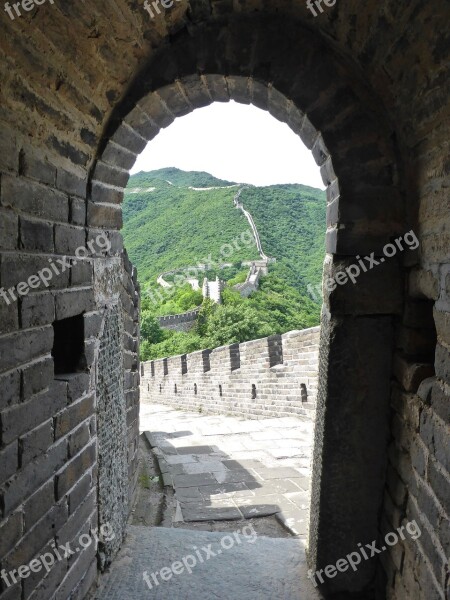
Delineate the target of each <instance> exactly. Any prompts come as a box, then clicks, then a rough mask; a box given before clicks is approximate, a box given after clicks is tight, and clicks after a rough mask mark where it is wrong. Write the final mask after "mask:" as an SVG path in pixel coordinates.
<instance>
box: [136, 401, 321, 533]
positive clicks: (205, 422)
mask: <svg viewBox="0 0 450 600" xmlns="http://www.w3.org/2000/svg"><path fill="white" fill-rule="evenodd" d="M147 426H148V427H150V426H151V427H152V430H153V431H152V432H149V431H146V433H145V435H146V437H147V439H148V441H149V443H150V445H151V446H152V447H153V449H154V452H155V453H156V455H157V457H158V460H159V467H160V469H161V472H162V475H163V477H164V482H165V485H170V486H173V488H174V490H175V499H176V500H177V503H178V505H177V506H178V509H179V510H180V511H181V517H182V520H183V521H185V522H196V521H228V520H239V519H242V518H246V519H250V518H254V517H262V516H267V515H276V517H277V519H278V520H279V521H280V522H281V523H283V524H284V525H285V526H286V527H287V528H288V529H289V530H290V531H291V532H292V533H293V534H295V535H298V536H301V537H302V538H303V539H306V534H307V525H308V516H309V496H310V493H309V490H310V473H311V455H312V438H313V424H312V423H311V422H308V421H307V420H304V419H303V420H302V419H300V418H286V417H284V418H283V417H280V418H273V419H263V420H261V421H253V420H243V419H238V418H236V417H230V416H220V417H215V416H207V415H199V414H198V413H197V414H196V413H193V412H187V411H180V410H174V409H171V408H168V407H166V406H163V405H158V404H147V405H143V406H142V409H141V428H142V429H143V430H144V431H145V428H146V427H147ZM173 519H174V520H178V513H175V514H174V515H173Z"/></svg>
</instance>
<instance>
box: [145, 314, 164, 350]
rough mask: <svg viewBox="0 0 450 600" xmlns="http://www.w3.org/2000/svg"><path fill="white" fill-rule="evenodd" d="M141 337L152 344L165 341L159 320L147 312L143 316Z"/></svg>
mask: <svg viewBox="0 0 450 600" xmlns="http://www.w3.org/2000/svg"><path fill="white" fill-rule="evenodd" d="M141 336H142V338H143V339H144V340H147V341H148V342H149V343H150V344H158V343H159V342H162V340H163V339H164V331H163V330H162V329H161V327H160V326H159V323H158V321H157V319H156V318H155V317H154V316H153V315H152V314H151V313H150V312H147V311H143V312H142V314H141Z"/></svg>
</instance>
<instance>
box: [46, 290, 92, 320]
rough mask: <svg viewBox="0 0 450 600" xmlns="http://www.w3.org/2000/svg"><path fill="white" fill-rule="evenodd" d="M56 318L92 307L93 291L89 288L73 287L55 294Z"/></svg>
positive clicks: (87, 310)
mask: <svg viewBox="0 0 450 600" xmlns="http://www.w3.org/2000/svg"><path fill="white" fill-rule="evenodd" d="M55 307H56V318H57V319H58V320H60V319H67V318H68V317H74V316H76V315H79V314H81V313H84V312H89V311H91V310H92V309H93V308H94V298H93V293H92V291H91V290H90V289H80V288H77V289H73V290H70V291H65V292H60V293H58V294H56V295H55Z"/></svg>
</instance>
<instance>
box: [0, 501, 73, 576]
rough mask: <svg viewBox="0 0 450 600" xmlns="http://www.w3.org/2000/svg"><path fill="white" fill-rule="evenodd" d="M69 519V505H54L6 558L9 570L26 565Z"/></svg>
mask: <svg viewBox="0 0 450 600" xmlns="http://www.w3.org/2000/svg"><path fill="white" fill-rule="evenodd" d="M66 519H67V505H66V504H64V503H61V504H59V505H56V506H54V507H53V508H52V509H51V510H50V511H49V512H48V513H47V514H46V515H45V516H44V517H43V518H42V519H41V520H40V521H39V522H38V523H36V525H34V527H32V529H30V530H29V531H28V532H27V533H26V534H25V536H24V537H23V538H22V540H21V541H20V544H18V546H17V547H16V548H15V549H14V550H13V551H12V552H11V553H10V554H9V555H8V556H7V557H6V558H5V560H4V563H3V564H4V566H5V568H6V569H7V570H12V569H17V568H18V567H20V566H21V565H26V564H28V563H29V562H30V560H31V559H32V558H33V557H34V556H35V555H36V554H38V552H39V551H40V550H41V549H42V548H43V547H44V545H45V544H47V543H48V542H49V541H50V540H51V539H52V538H53V536H54V531H58V529H60V527H61V526H62V525H63V523H64V521H65V520H66Z"/></svg>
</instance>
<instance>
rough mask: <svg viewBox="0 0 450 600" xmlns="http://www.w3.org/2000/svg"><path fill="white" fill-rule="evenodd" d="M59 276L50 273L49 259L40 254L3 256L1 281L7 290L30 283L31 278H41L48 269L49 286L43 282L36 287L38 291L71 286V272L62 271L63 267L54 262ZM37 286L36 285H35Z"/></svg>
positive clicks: (46, 273) (46, 275) (46, 274)
mask: <svg viewBox="0 0 450 600" xmlns="http://www.w3.org/2000/svg"><path fill="white" fill-rule="evenodd" d="M56 260H58V259H56ZM54 264H55V266H56V268H57V269H58V273H59V274H54V275H53V274H52V272H51V271H50V264H49V259H48V258H47V257H46V256H40V255H38V254H22V253H21V254H16V255H15V256H9V255H6V256H3V258H2V264H1V281H2V285H3V287H5V288H10V287H15V286H17V284H18V283H20V282H28V279H29V278H30V277H31V276H39V272H40V271H41V270H42V269H46V271H45V272H44V273H45V277H46V279H47V284H48V286H45V283H44V282H42V280H41V283H40V284H39V286H38V287H36V290H40V291H41V290H44V289H45V287H49V288H52V289H53V288H62V287H67V286H68V284H69V271H68V270H67V268H65V269H64V271H63V270H62V266H61V265H59V263H57V262H56V261H55V262H54ZM34 285H36V284H34Z"/></svg>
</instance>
